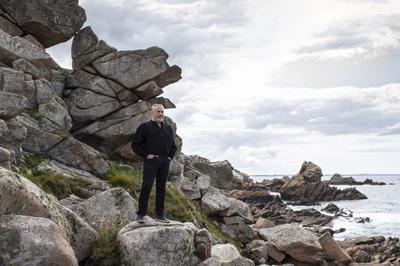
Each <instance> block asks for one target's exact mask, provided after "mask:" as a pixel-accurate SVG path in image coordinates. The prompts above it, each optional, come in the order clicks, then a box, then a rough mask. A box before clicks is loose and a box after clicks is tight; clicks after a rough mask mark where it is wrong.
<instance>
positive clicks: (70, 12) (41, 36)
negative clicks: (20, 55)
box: [0, 0, 86, 47]
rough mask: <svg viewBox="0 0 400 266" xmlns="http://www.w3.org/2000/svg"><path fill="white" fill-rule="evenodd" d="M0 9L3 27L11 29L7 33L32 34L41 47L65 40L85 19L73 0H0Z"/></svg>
mask: <svg viewBox="0 0 400 266" xmlns="http://www.w3.org/2000/svg"><path fill="white" fill-rule="evenodd" d="M0 8H1V9H3V10H4V11H5V13H2V14H1V15H2V17H3V21H4V19H6V20H7V21H8V23H7V24H8V26H7V27H6V28H7V29H8V28H15V29H14V30H12V31H11V33H14V34H18V33H20V34H21V32H20V30H22V33H23V34H24V35H32V36H33V37H34V38H35V39H36V40H37V41H38V42H39V43H40V44H42V45H43V46H44V47H50V46H53V45H55V44H58V43H61V42H65V41H67V40H69V39H70V38H71V37H72V36H73V35H74V34H75V32H77V31H78V30H79V29H80V28H81V27H82V25H83V23H84V22H85V21H86V15H85V10H83V8H81V7H80V6H79V5H78V1H75V0H62V1H55V0H51V1H46V0H36V1H13V0H2V1H1V2H0ZM10 23H12V24H14V25H16V26H17V27H13V26H12V25H10ZM8 31H9V32H10V30H8ZM20 34H18V35H20ZM21 35H22V34H21Z"/></svg>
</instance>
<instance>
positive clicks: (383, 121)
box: [245, 84, 400, 135]
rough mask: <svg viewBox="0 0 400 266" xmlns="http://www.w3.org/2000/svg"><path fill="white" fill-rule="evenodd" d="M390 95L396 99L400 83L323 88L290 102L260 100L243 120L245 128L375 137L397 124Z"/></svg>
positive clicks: (399, 118) (396, 109) (399, 112)
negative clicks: (275, 126) (299, 129)
mask: <svg viewBox="0 0 400 266" xmlns="http://www.w3.org/2000/svg"><path fill="white" fill-rule="evenodd" d="M295 90H298V91H301V89H300V88H298V89H292V92H295ZM303 91H307V90H303ZM308 91H309V90H308ZM396 95H397V96H396ZM393 96H394V97H395V98H397V100H400V84H394V85H387V86H384V87H380V88H363V89H357V88H351V87H349V88H341V89H339V88H333V89H325V90H323V91H320V92H314V94H310V95H308V96H305V97H299V98H298V99H292V100H290V101H287V100H286V99H285V98H281V99H267V100H262V101H260V102H259V103H255V104H254V105H253V106H252V107H250V108H249V113H248V115H247V116H246V117H245V121H246V126H247V127H248V128H259V129H260V128H265V127H267V126H271V125H272V126H273V125H280V126H287V127H298V128H303V129H305V130H310V131H316V132H320V133H322V134H326V135H337V134H355V133H356V134H370V133H374V134H379V133H382V132H383V131H385V130H386V129H387V128H390V127H392V126H393V125H396V124H397V123H399V122H400V107H399V106H398V105H397V104H396V103H394V102H393V101H394V98H393Z"/></svg>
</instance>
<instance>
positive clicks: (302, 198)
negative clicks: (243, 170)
mask: <svg viewBox="0 0 400 266" xmlns="http://www.w3.org/2000/svg"><path fill="white" fill-rule="evenodd" d="M321 176H322V172H321V168H319V167H318V166H317V165H315V164H313V163H311V162H304V163H303V165H302V167H301V169H300V172H299V173H298V174H297V175H295V176H293V177H292V178H291V179H290V180H289V181H287V182H286V183H285V184H284V185H283V186H282V187H281V188H280V190H279V192H280V194H281V197H282V199H284V200H288V201H297V204H302V205H303V204H304V205H307V204H310V203H311V204H312V203H315V202H318V201H335V200H357V199H366V198H367V197H366V196H365V195H364V194H362V193H361V192H359V191H358V190H357V189H355V188H347V189H344V190H339V189H337V188H336V187H330V186H329V185H328V184H327V183H325V182H321Z"/></svg>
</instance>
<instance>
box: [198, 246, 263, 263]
mask: <svg viewBox="0 0 400 266" xmlns="http://www.w3.org/2000/svg"><path fill="white" fill-rule="evenodd" d="M211 265H242V266H254V265H255V264H254V262H252V261H251V260H249V259H247V258H244V257H242V256H241V255H240V253H239V251H238V250H237V248H236V247H235V246H234V245H232V244H218V245H214V246H212V248H211V257H210V258H209V259H207V260H205V261H203V262H201V263H200V264H199V266H211Z"/></svg>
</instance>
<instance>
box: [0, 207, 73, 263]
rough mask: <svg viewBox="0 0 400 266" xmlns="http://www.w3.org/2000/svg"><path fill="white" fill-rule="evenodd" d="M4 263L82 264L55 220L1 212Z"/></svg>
mask: <svg viewBox="0 0 400 266" xmlns="http://www.w3.org/2000/svg"><path fill="white" fill-rule="evenodd" d="M0 235H1V237H0V264H1V265H38V266H39V265H55V266H64V265H69V266H74V265H76V266H78V262H77V260H76V258H75V254H74V251H73V250H72V248H71V246H70V245H69V243H68V242H67V241H66V240H65V239H64V238H63V235H62V233H61V231H60V229H59V228H58V226H57V225H56V224H55V223H54V222H53V221H51V220H49V219H46V218H41V217H31V216H22V215H3V216H0Z"/></svg>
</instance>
